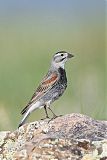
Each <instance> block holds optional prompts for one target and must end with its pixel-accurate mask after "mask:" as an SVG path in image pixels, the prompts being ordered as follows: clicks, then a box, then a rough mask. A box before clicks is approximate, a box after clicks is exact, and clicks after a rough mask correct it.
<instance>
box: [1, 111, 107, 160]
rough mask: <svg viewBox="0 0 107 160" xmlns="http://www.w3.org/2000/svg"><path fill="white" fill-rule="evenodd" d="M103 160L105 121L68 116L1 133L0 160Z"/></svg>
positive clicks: (106, 139)
mask: <svg viewBox="0 0 107 160" xmlns="http://www.w3.org/2000/svg"><path fill="white" fill-rule="evenodd" d="M2 159H4V160H6V159H7V160H12V159H13V160H20V159H23V160H26V159H28V160H35V159H37V160H63V159H64V160H80V159H81V160H88V159H89V160H106V159H107V121H98V120H94V119H92V118H90V117H88V116H85V115H81V114H69V115H65V116H62V117H57V118H56V119H53V120H52V121H49V120H48V119H46V120H40V121H35V122H32V123H29V124H25V125H24V126H22V127H20V128H19V129H17V130H16V131H14V132H0V160H2Z"/></svg>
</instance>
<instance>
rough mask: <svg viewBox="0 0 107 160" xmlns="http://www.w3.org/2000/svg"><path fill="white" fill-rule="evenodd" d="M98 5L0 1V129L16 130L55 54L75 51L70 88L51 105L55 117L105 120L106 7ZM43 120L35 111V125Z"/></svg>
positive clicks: (70, 0)
mask: <svg viewBox="0 0 107 160" xmlns="http://www.w3.org/2000/svg"><path fill="white" fill-rule="evenodd" d="M104 5H105V4H104V2H103V1H100V0H94V1H87V2H86V1H84V0H81V1H77V0H68V1H64V0H61V1H57V0H55V1H53V2H52V1H51V2H50V1H49V0H47V1H44V2H39V1H35V2H34V1H29V2H28V1H24V2H22V1H17V2H14V1H12V0H11V1H9V4H8V3H6V1H5V2H3V1H2V2H0V8H2V9H1V10H0V13H1V14H0V117H1V118H0V129H1V130H8V129H9V130H10V129H15V128H17V126H18V123H19V121H20V120H21V118H22V117H21V115H20V111H21V110H22V109H23V107H24V106H25V105H26V103H27V102H28V101H29V99H30V98H31V96H32V94H33V92H34V91H35V89H36V87H37V86H38V83H39V82H40V80H41V79H42V77H43V76H44V74H45V73H46V72H47V70H48V68H49V65H50V60H51V58H52V56H53V54H54V53H55V52H57V51H59V50H66V51H68V52H73V54H74V56H75V57H74V58H72V60H71V61H69V62H68V63H67V64H66V71H67V75H68V88H67V90H66V92H65V94H64V95H63V97H61V98H60V99H59V100H58V101H56V102H55V103H54V104H53V105H52V109H53V110H54V112H55V113H56V114H67V113H72V112H79V113H83V114H87V115H90V116H91V117H94V118H96V119H106V118H107V109H106V108H107V106H106V104H105V11H104V10H105V6H104ZM44 116H45V114H44V110H43V109H42V110H37V111H35V112H34V113H32V115H31V116H30V118H29V120H30V121H34V120H38V119H41V118H43V117H44Z"/></svg>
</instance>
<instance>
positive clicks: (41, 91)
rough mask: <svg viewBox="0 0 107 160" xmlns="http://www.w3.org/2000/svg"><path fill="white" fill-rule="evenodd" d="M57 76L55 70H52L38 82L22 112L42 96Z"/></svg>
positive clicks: (56, 79)
mask: <svg viewBox="0 0 107 160" xmlns="http://www.w3.org/2000/svg"><path fill="white" fill-rule="evenodd" d="M58 79H59V76H58V73H57V72H52V73H50V74H47V75H46V76H45V77H44V79H43V81H42V82H41V83H40V85H39V87H38V88H37V90H36V92H35V93H34V94H33V96H32V98H31V100H30V101H29V103H28V104H27V106H26V107H25V108H24V109H23V110H22V112H21V113H22V114H24V113H25V112H26V110H27V109H28V108H29V107H30V106H31V105H32V104H33V103H35V102H36V101H38V100H39V99H40V98H41V97H42V96H44V95H45V94H46V93H47V92H48V91H49V90H50V89H51V88H52V87H53V85H54V84H55V83H56V82H57V81H58Z"/></svg>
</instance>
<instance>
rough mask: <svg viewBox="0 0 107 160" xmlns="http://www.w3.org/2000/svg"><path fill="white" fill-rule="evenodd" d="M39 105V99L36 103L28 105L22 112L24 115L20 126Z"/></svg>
mask: <svg viewBox="0 0 107 160" xmlns="http://www.w3.org/2000/svg"><path fill="white" fill-rule="evenodd" d="M39 107H40V102H39V101H38V102H36V103H35V104H32V105H31V106H26V107H25V108H24V109H23V110H22V112H21V114H24V117H23V119H22V120H21V122H20V124H19V126H18V128H19V127H21V126H22V125H23V124H24V123H25V121H26V119H27V118H28V116H29V115H30V113H31V112H32V111H34V110H35V109H37V108H39Z"/></svg>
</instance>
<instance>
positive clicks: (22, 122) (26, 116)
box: [18, 110, 30, 128]
mask: <svg viewBox="0 0 107 160" xmlns="http://www.w3.org/2000/svg"><path fill="white" fill-rule="evenodd" d="M29 115H30V112H29V110H28V111H27V112H26V113H25V115H24V117H23V119H22V120H21V122H20V124H19V126H18V128H19V127H21V126H22V125H23V124H24V123H25V121H26V119H27V118H28V116H29Z"/></svg>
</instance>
